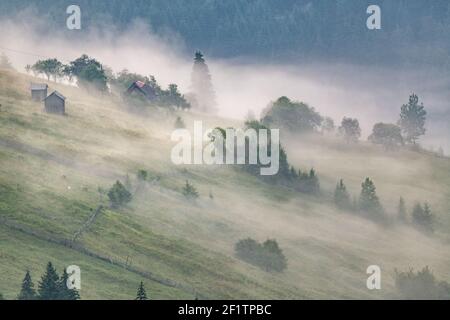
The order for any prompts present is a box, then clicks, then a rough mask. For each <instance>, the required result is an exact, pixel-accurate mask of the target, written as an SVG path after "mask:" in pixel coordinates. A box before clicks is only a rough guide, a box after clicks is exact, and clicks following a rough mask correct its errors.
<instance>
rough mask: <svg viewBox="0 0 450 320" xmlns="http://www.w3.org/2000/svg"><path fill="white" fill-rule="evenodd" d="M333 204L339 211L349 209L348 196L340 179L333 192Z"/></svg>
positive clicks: (349, 201)
mask: <svg viewBox="0 0 450 320" xmlns="http://www.w3.org/2000/svg"><path fill="white" fill-rule="evenodd" d="M334 203H335V204H336V206H337V207H338V208H340V209H344V210H348V209H350V208H351V200H350V194H349V193H348V191H347V187H346V186H345V184H344V181H343V180H342V179H341V180H339V182H338V184H337V185H336V189H335V190H334Z"/></svg>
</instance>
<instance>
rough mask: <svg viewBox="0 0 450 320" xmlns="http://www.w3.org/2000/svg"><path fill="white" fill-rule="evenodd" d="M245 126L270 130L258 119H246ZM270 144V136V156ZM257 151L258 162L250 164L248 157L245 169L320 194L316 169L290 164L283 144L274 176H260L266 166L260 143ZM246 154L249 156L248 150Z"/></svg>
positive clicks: (306, 191)
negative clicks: (306, 169)
mask: <svg viewBox="0 0 450 320" xmlns="http://www.w3.org/2000/svg"><path fill="white" fill-rule="evenodd" d="M289 103H290V102H289ZM245 126H246V128H245V129H255V130H256V131H258V130H260V129H266V130H268V132H270V131H269V127H267V126H266V125H265V124H263V123H262V122H260V121H258V120H250V121H246V122H245ZM258 144H259V142H258ZM270 144H271V141H270V136H269V139H268V146H267V152H268V155H269V156H270V150H271V146H270ZM246 149H247V150H248V147H246ZM257 152H258V163H257V164H254V165H253V164H249V163H248V162H249V161H248V159H246V164H245V165H244V166H243V168H244V170H246V171H247V172H249V173H251V174H253V175H256V176H259V177H261V178H262V179H266V180H269V181H270V182H277V183H280V184H283V185H286V186H289V187H291V188H293V189H295V190H297V191H299V192H302V193H309V194H314V195H318V194H320V183H319V178H318V176H317V173H316V171H315V170H314V169H311V170H309V172H303V171H301V170H298V171H297V170H296V169H295V168H294V167H293V166H291V165H290V164H289V162H288V157H287V153H286V151H285V150H284V148H283V146H282V145H280V151H279V170H278V173H277V174H275V175H273V176H260V168H261V167H264V165H263V164H261V163H260V160H259V145H258V148H257ZM235 154H236V153H235ZM246 154H247V156H248V152H247V153H246Z"/></svg>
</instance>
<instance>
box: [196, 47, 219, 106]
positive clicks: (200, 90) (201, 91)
mask: <svg viewBox="0 0 450 320" xmlns="http://www.w3.org/2000/svg"><path fill="white" fill-rule="evenodd" d="M191 86H192V93H193V94H194V96H195V99H194V100H195V101H191V104H193V106H194V107H196V108H197V109H199V110H201V111H204V112H214V111H215V109H216V94H215V92H214V88H213V85H212V80H211V74H210V73H209V68H208V65H207V64H206V62H205V59H204V57H203V54H202V53H201V52H200V51H197V52H196V53H195V58H194V66H193V68H192V75H191Z"/></svg>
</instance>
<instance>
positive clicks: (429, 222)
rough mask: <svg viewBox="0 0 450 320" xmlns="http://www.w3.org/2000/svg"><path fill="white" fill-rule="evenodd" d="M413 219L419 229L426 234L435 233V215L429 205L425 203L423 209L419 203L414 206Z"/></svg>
mask: <svg viewBox="0 0 450 320" xmlns="http://www.w3.org/2000/svg"><path fill="white" fill-rule="evenodd" d="M412 218H413V222H414V223H415V225H416V226H417V227H418V228H419V229H421V230H423V231H426V232H432V231H433V215H432V213H431V209H430V206H429V205H428V203H425V204H424V206H423V207H422V205H421V204H420V203H417V204H416V205H415V206H414V209H413V212H412Z"/></svg>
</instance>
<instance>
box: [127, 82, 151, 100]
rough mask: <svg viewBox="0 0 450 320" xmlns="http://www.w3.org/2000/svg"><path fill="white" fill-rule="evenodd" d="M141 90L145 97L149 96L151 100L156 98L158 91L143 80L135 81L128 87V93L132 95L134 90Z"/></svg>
mask: <svg viewBox="0 0 450 320" xmlns="http://www.w3.org/2000/svg"><path fill="white" fill-rule="evenodd" d="M135 91H137V92H139V93H140V94H142V95H143V96H144V97H145V98H147V99H148V100H150V101H153V100H155V99H156V92H155V90H154V89H153V88H152V87H150V86H149V85H148V84H146V83H144V82H142V81H135V82H133V84H132V85H131V86H130V87H129V88H128V90H127V92H126V94H127V95H130V94H131V93H133V92H135Z"/></svg>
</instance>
